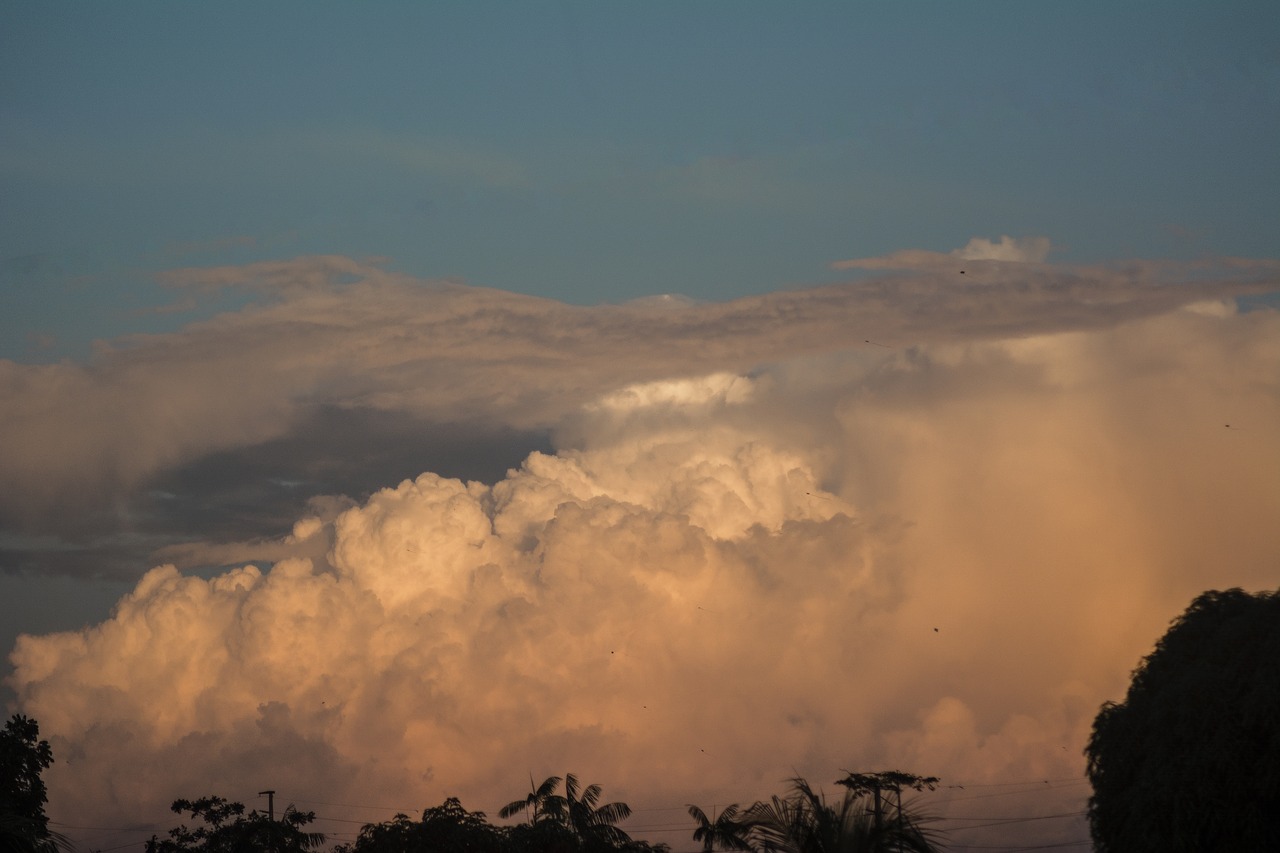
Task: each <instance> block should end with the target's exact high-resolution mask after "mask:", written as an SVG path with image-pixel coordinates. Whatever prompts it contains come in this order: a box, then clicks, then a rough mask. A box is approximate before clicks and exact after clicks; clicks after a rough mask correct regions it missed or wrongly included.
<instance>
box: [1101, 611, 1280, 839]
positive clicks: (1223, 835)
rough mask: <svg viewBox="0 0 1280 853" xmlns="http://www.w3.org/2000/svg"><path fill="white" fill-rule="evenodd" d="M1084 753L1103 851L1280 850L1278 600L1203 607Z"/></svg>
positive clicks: (1164, 646) (1136, 681) (1170, 639)
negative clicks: (1091, 785)
mask: <svg viewBox="0 0 1280 853" xmlns="http://www.w3.org/2000/svg"><path fill="white" fill-rule="evenodd" d="M1085 753H1086V755H1087V757H1088V774H1089V781H1090V782H1091V783H1092V784H1093V796H1092V797H1091V798H1090V800H1089V825H1090V830H1091V832H1092V834H1093V841H1094V845H1095V848H1096V849H1097V850H1099V851H1102V853H1115V851H1146V850H1152V851H1154V850H1160V851H1215V850H1233V851H1234V850H1280V592H1274V593H1261V594H1258V595H1251V594H1249V593H1246V592H1244V591H1242V590H1239V589H1230V590H1227V591H1225V592H1219V591H1210V592H1206V593H1204V594H1202V595H1200V596H1199V597H1198V598H1196V599H1195V600H1194V601H1193V602H1192V603H1191V605H1190V606H1189V607H1188V608H1187V610H1186V612H1185V613H1183V614H1182V615H1181V616H1180V617H1178V618H1177V619H1176V620H1175V621H1174V622H1173V625H1172V627H1170V629H1169V631H1168V632H1167V633H1166V634H1165V635H1164V637H1163V638H1162V639H1161V640H1160V641H1159V642H1158V643H1157V644H1156V648H1155V651H1153V652H1152V653H1151V654H1150V655H1148V656H1147V657H1146V658H1145V659H1144V660H1143V661H1142V662H1141V664H1140V665H1139V666H1138V668H1137V670H1135V671H1134V673H1133V680H1132V683H1131V684H1130V686H1129V692H1128V695H1127V696H1126V697H1125V700H1124V701H1123V702H1121V703H1119V704H1116V703H1112V702H1108V703H1106V704H1104V705H1103V706H1102V709H1101V710H1100V711H1099V713H1098V716H1097V718H1096V719H1095V720H1094V723H1093V733H1092V736H1091V737H1090V739H1089V744H1088V747H1087V748H1086V750H1085Z"/></svg>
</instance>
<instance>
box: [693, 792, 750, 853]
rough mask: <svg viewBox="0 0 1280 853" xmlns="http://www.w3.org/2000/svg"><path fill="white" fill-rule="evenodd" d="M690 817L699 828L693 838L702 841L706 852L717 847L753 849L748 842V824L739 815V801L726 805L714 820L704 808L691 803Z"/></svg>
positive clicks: (708, 852) (723, 848)
mask: <svg viewBox="0 0 1280 853" xmlns="http://www.w3.org/2000/svg"><path fill="white" fill-rule="evenodd" d="M689 817H691V818H693V819H694V820H695V821H696V822H697V824H698V828H697V829H695V830H694V831H693V840H694V841H701V842H702V849H703V851H704V853H711V851H713V850H717V849H719V850H750V849H751V845H750V844H748V843H747V824H746V823H745V822H744V821H743V820H742V819H741V818H739V817H738V804H737V803H733V804H732V805H728V806H725V807H724V808H723V809H721V810H720V814H719V815H717V816H716V817H715V819H714V820H713V819H711V818H708V817H707V814H706V812H704V811H703V810H702V809H700V808H698V807H697V806H695V805H690V806H689Z"/></svg>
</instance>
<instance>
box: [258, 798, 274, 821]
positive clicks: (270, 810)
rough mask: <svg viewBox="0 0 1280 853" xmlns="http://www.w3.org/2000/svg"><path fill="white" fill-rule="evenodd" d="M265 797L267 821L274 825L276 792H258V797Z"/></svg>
mask: <svg viewBox="0 0 1280 853" xmlns="http://www.w3.org/2000/svg"><path fill="white" fill-rule="evenodd" d="M263 794H266V795H267V820H269V821H271V822H272V823H275V819H276V792H275V791H259V792H258V796H259V797H261V796H262V795H263Z"/></svg>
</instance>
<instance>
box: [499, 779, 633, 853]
mask: <svg viewBox="0 0 1280 853" xmlns="http://www.w3.org/2000/svg"><path fill="white" fill-rule="evenodd" d="M559 784H560V777H559V776H548V777H547V779H546V781H544V782H543V783H542V784H541V785H539V786H538V787H536V788H533V790H532V791H530V793H529V795H528V796H527V797H525V798H524V799H523V800H515V801H513V802H510V803H508V804H507V805H505V806H503V807H502V808H501V809H499V810H498V816H499V817H504V818H506V817H511V816H512V815H514V814H517V813H519V812H520V811H521V810H522V809H528V810H529V811H530V812H531V817H530V821H529V822H530V823H531V824H538V823H542V822H551V823H555V824H558V825H560V826H562V827H564V828H565V829H566V830H568V831H569V832H570V833H572V834H573V835H576V836H578V837H579V838H582V839H584V840H590V841H602V842H604V843H606V844H609V845H614V846H618V845H622V844H627V843H629V842H630V841H631V836H629V835H627V833H625V832H623V831H622V830H621V829H619V828H618V827H617V826H615V824H617V823H619V822H621V821H624V820H626V819H627V818H629V817H631V807H630V806H628V805H627V804H626V803H606V804H604V805H599V802H600V793H601V791H602V790H603V789H602V788H601V787H600V786H599V785H588V786H586V787H585V788H582V787H580V786H579V785H578V777H577V776H574V775H573V774H572V773H568V774H565V777H564V796H561V795H560V794H556V793H553V792H554V791H555V789H556V787H557V786H558V785H559ZM529 785H530V787H531V788H532V786H533V778H532V777H530V779H529Z"/></svg>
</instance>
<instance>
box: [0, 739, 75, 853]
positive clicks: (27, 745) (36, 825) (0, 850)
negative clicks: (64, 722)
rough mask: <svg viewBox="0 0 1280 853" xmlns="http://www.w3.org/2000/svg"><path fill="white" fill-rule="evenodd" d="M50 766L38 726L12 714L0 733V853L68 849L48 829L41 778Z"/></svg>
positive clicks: (50, 753)
mask: <svg viewBox="0 0 1280 853" xmlns="http://www.w3.org/2000/svg"><path fill="white" fill-rule="evenodd" d="M51 764H53V750H52V749H51V748H50V746H49V742H48V741H45V740H41V739H40V725H39V724H38V723H37V722H36V721H35V720H33V719H31V718H30V717H25V716H23V715H21V714H14V715H13V716H12V717H11V718H9V721H8V722H6V723H5V725H4V729H3V730H0V853H28V851H31V853H34V852H35V851H40V852H41V853H45V851H54V850H58V849H60V848H66V849H69V848H70V845H69V844H68V843H67V841H66V839H65V838H63V837H62V836H61V835H59V834H58V833H56V832H52V831H50V829H49V818H48V817H47V816H46V815H45V813H44V807H45V804H46V803H47V802H48V800H49V797H48V793H47V791H46V790H45V785H44V779H43V777H42V776H41V774H42V773H43V772H44V771H45V770H47V769H48V768H49V765H51Z"/></svg>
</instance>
